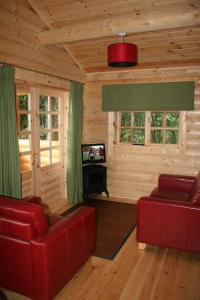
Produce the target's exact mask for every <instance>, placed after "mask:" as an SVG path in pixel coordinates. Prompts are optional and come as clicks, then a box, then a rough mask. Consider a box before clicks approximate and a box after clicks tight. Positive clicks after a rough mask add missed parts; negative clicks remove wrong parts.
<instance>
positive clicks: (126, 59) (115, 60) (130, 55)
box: [108, 33, 137, 68]
mask: <svg viewBox="0 0 200 300" xmlns="http://www.w3.org/2000/svg"><path fill="white" fill-rule="evenodd" d="M119 36H120V37H121V43H116V44H111V45H109V46H108V65H109V66H110V67H115V68H125V67H133V66H135V65H137V46H136V45H134V44H130V43H124V41H123V39H124V37H125V36H126V33H119Z"/></svg>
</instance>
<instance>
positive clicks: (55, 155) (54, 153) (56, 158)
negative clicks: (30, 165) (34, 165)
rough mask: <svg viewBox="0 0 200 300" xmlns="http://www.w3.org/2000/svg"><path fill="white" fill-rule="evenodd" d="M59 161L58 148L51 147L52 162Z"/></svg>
mask: <svg viewBox="0 0 200 300" xmlns="http://www.w3.org/2000/svg"><path fill="white" fill-rule="evenodd" d="M59 161H60V149H52V163H53V164H54V163H57V162H59Z"/></svg>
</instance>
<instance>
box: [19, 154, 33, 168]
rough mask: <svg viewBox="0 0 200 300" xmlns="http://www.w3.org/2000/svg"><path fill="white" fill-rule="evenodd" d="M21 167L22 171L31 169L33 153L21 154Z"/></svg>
mask: <svg viewBox="0 0 200 300" xmlns="http://www.w3.org/2000/svg"><path fill="white" fill-rule="evenodd" d="M20 168H21V172H26V171H30V170H31V155H30V154H29V155H21V156H20Z"/></svg>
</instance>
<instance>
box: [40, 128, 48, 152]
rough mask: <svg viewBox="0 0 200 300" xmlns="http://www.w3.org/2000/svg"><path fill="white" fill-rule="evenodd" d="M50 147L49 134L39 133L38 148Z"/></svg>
mask: <svg viewBox="0 0 200 300" xmlns="http://www.w3.org/2000/svg"><path fill="white" fill-rule="evenodd" d="M49 146H50V134H49V133H48V132H41V133H40V148H48V147H49Z"/></svg>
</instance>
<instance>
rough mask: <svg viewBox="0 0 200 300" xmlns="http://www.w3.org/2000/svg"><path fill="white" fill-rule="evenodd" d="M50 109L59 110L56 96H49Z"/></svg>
mask: <svg viewBox="0 0 200 300" xmlns="http://www.w3.org/2000/svg"><path fill="white" fill-rule="evenodd" d="M50 110H51V111H59V101H58V98H57V97H51V106H50Z"/></svg>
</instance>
